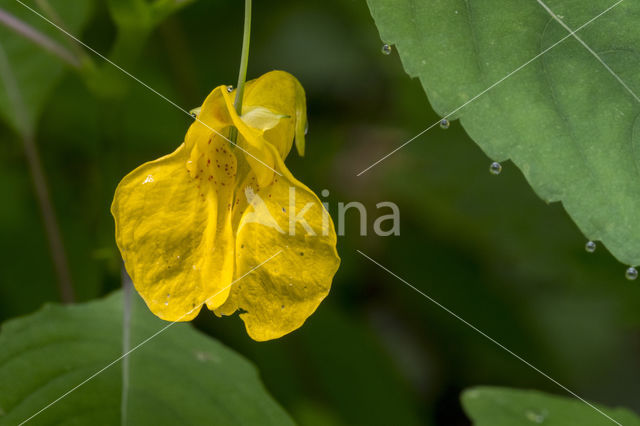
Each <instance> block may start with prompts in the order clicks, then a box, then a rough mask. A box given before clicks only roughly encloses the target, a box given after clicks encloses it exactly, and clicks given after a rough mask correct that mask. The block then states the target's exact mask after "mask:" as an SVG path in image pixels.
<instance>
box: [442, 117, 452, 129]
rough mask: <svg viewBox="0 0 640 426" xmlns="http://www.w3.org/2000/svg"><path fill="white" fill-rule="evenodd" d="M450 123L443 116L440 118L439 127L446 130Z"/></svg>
mask: <svg viewBox="0 0 640 426" xmlns="http://www.w3.org/2000/svg"><path fill="white" fill-rule="evenodd" d="M450 125H451V123H450V122H449V120H447V119H446V118H443V119H442V120H440V128H441V129H445V130H447V129H448V128H449V126H450Z"/></svg>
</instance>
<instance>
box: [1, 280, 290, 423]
mask: <svg viewBox="0 0 640 426" xmlns="http://www.w3.org/2000/svg"><path fill="white" fill-rule="evenodd" d="M167 324H168V323H167V322H164V321H161V320H159V319H158V318H156V317H155V316H153V315H152V314H151V313H150V312H149V311H148V309H147V308H146V307H145V306H143V305H142V304H141V302H139V301H138V302H137V303H136V305H135V306H134V309H133V316H132V321H131V337H132V339H131V340H132V347H135V346H136V344H137V343H138V342H142V341H144V340H145V339H147V338H148V337H150V336H152V335H154V334H155V333H156V332H158V331H159V330H161V329H162V328H163V327H165V326H166V325H167ZM121 351H122V297H121V293H120V292H117V293H115V294H113V295H111V296H109V297H108V298H106V299H103V300H99V301H94V302H90V303H86V304H82V305H75V306H67V307H62V306H57V305H47V306H45V308H43V309H42V310H41V311H39V312H37V313H35V314H33V315H30V316H28V317H24V318H20V319H15V320H12V321H9V322H7V323H5V324H4V325H3V327H2V333H0V425H14V424H18V423H19V422H20V421H23V420H25V419H27V418H29V417H30V416H31V415H33V414H35V413H36V412H38V410H40V409H41V408H43V407H45V406H46V405H47V404H49V403H50V402H52V401H54V400H55V399H57V398H58V397H60V396H61V395H63V394H64V393H65V392H67V391H69V390H70V389H72V388H73V387H74V386H76V385H78V384H79V383H81V382H82V381H83V380H85V379H86V378H88V377H90V376H91V375H92V374H94V373H95V372H97V371H99V370H100V369H102V368H103V367H105V366H107V365H108V364H109V363H111V362H112V361H114V360H116V359H117V358H118V357H119V356H120V354H121ZM129 361H130V364H129V369H130V376H129V378H130V379H129V383H130V384H129V390H128V394H129V397H128V398H127V401H128V409H127V418H128V423H129V424H131V425H158V424H180V425H201V424H220V425H240V424H242V425H254V424H263V425H289V424H292V421H291V420H290V418H289V417H288V416H287V414H286V413H285V412H284V411H283V410H282V409H281V408H280V407H279V406H278V405H277V403H276V402H275V401H274V400H273V399H272V398H271V397H270V396H269V395H268V394H267V392H266V391H265V389H264V387H263V385H262V383H261V382H260V380H259V379H258V375H257V372H256V369H255V368H254V367H253V366H252V365H251V364H250V363H249V362H247V361H246V360H245V359H243V358H242V357H241V356H239V355H238V354H236V353H234V352H233V351H231V350H229V349H227V348H225V347H224V346H223V345H221V344H220V343H218V342H217V341H215V340H213V339H210V338H208V337H207V336H205V335H203V334H202V333H200V332H198V331H196V330H194V329H193V328H192V327H191V326H190V325H188V324H175V325H173V326H172V327H170V328H167V329H166V331H164V332H162V333H160V334H158V335H157V336H156V337H154V338H153V339H151V340H149V341H148V343H146V344H144V345H143V346H141V347H140V348H139V349H137V350H136V351H134V352H132V353H131V354H130V355H129ZM121 388H122V369H121V363H120V362H118V363H116V364H114V365H113V366H112V367H111V368H109V369H107V370H105V371H104V372H103V373H101V374H99V375H97V376H96V377H95V378H94V379H93V380H90V381H88V382H87V383H86V384H85V385H83V386H82V387H81V388H79V389H78V390H76V391H75V392H72V393H70V394H69V395H68V396H67V397H65V398H63V399H61V400H60V401H59V402H57V403H55V404H53V405H52V406H51V407H50V408H48V409H47V410H45V411H43V412H42V413H41V414H39V415H38V416H36V417H35V418H33V420H32V421H31V422H30V424H34V425H37V424H39V425H53V424H55V425H58V424H82V425H88V424H91V425H113V424H118V423H119V422H120V408H121Z"/></svg>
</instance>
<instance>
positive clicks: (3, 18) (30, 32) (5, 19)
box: [0, 9, 81, 69]
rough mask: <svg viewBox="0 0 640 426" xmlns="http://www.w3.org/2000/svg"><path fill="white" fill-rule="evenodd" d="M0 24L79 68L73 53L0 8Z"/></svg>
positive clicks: (77, 60) (78, 61) (78, 62)
mask: <svg viewBox="0 0 640 426" xmlns="http://www.w3.org/2000/svg"><path fill="white" fill-rule="evenodd" d="M0 24H3V25H4V26H6V27H7V28H9V29H11V30H13V31H15V32H16V33H18V34H20V35H21V36H23V37H25V38H27V39H29V40H31V41H32V42H34V43H35V44H37V45H38V46H40V47H42V48H43V49H44V50H46V51H47V52H49V53H51V54H53V55H55V56H57V57H58V58H60V59H61V60H63V61H64V62H65V63H66V64H67V65H70V66H72V67H74V68H78V69H79V68H80V65H81V64H80V60H79V59H78V58H77V57H76V56H75V55H74V54H73V53H71V52H70V51H69V50H67V49H65V48H64V47H62V46H61V45H60V44H58V43H57V42H55V41H54V40H52V39H51V38H49V37H47V36H46V35H44V34H42V33H41V32H40V31H38V30H36V29H35V28H33V27H32V26H30V25H28V24H26V23H25V22H23V21H21V20H20V19H18V18H16V17H15V16H13V15H11V14H10V13H8V12H6V11H4V10H2V9H0Z"/></svg>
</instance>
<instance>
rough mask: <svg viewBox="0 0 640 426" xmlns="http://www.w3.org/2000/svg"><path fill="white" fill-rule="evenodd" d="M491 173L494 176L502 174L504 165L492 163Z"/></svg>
mask: <svg viewBox="0 0 640 426" xmlns="http://www.w3.org/2000/svg"><path fill="white" fill-rule="evenodd" d="M489 172H490V173H491V174H492V175H496V176H497V175H499V174H500V172H502V164H500V163H498V162H497V161H494V162H493V163H491V165H490V166H489Z"/></svg>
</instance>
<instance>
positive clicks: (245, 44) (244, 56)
mask: <svg viewBox="0 0 640 426" xmlns="http://www.w3.org/2000/svg"><path fill="white" fill-rule="evenodd" d="M250 39H251V0H245V1H244V33H243V36H242V53H241V54H240V71H239V72H238V86H237V89H236V98H235V99H234V101H233V107H234V108H235V110H236V112H237V113H238V115H242V99H243V97H244V82H245V81H246V79H247V64H248V63H249V41H250ZM237 139H238V129H236V128H235V127H231V129H230V130H229V140H230V141H231V143H232V144H233V145H235V143H236V140H237Z"/></svg>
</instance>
